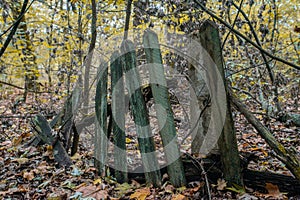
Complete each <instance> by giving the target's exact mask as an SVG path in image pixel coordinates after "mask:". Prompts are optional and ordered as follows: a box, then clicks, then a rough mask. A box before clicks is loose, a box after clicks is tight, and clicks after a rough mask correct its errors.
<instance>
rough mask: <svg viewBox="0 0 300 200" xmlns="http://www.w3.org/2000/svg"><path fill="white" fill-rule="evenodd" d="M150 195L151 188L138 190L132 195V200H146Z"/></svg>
mask: <svg viewBox="0 0 300 200" xmlns="http://www.w3.org/2000/svg"><path fill="white" fill-rule="evenodd" d="M149 194H150V189H149V188H143V189H138V190H136V192H135V193H133V194H132V195H130V199H137V200H145V199H146V197H147V196H148V195H149Z"/></svg>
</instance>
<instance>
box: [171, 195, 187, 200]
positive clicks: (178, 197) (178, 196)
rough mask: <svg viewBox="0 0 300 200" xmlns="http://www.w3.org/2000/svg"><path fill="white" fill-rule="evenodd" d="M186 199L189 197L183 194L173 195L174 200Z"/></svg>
mask: <svg viewBox="0 0 300 200" xmlns="http://www.w3.org/2000/svg"><path fill="white" fill-rule="evenodd" d="M186 199H188V198H187V197H186V196H184V195H182V194H177V195H173V196H172V200H186Z"/></svg>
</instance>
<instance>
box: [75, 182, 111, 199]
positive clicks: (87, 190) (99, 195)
mask: <svg viewBox="0 0 300 200" xmlns="http://www.w3.org/2000/svg"><path fill="white" fill-rule="evenodd" d="M76 191H77V192H81V193H82V197H84V198H86V197H92V198H95V199H107V197H108V193H107V191H106V190H102V189H101V188H100V187H99V186H98V187H97V186H94V185H88V186H86V187H81V188H79V189H77V190H76Z"/></svg>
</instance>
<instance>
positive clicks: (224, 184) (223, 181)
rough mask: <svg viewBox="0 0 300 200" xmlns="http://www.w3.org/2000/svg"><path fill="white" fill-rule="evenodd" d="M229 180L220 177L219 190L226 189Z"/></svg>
mask: <svg viewBox="0 0 300 200" xmlns="http://www.w3.org/2000/svg"><path fill="white" fill-rule="evenodd" d="M226 185H227V182H226V181H225V180H224V179H218V183H217V186H218V187H217V190H224V189H225V188H226Z"/></svg>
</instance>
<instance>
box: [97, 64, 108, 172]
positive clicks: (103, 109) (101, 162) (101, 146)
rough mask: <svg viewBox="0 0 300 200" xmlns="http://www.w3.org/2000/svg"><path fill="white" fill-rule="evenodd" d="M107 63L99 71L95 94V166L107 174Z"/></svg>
mask: <svg viewBox="0 0 300 200" xmlns="http://www.w3.org/2000/svg"><path fill="white" fill-rule="evenodd" d="M107 73H108V68H107V63H102V64H101V65H100V67H99V71H98V75H99V76H98V82H97V87H96V96H95V111H96V119H95V129H96V130H95V166H96V168H97V169H98V173H99V174H101V175H102V176H104V175H105V164H106V161H107V148H108V135H107Z"/></svg>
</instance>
